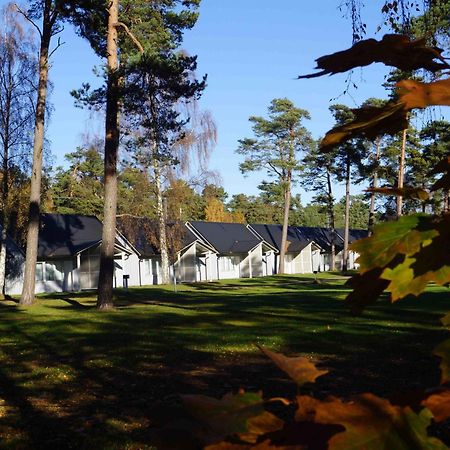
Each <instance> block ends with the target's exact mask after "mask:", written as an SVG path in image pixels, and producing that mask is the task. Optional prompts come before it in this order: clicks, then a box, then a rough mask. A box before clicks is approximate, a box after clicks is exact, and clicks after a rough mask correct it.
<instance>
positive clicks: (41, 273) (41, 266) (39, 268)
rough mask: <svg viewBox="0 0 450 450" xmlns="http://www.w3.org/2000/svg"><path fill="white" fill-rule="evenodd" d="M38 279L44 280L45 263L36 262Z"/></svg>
mask: <svg viewBox="0 0 450 450" xmlns="http://www.w3.org/2000/svg"><path fill="white" fill-rule="evenodd" d="M36 281H44V263H37V264H36Z"/></svg>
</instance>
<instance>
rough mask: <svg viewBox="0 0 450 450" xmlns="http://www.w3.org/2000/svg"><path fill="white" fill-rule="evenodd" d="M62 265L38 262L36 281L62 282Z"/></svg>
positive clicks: (59, 263)
mask: <svg viewBox="0 0 450 450" xmlns="http://www.w3.org/2000/svg"><path fill="white" fill-rule="evenodd" d="M63 276H64V264H63V263H62V262H48V261H44V262H38V263H37V264H36V281H62V279H63Z"/></svg>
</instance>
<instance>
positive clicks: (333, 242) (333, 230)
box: [327, 166, 336, 271]
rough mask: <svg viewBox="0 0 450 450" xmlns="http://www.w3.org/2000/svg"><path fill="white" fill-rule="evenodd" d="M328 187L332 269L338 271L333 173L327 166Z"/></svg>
mask: <svg viewBox="0 0 450 450" xmlns="http://www.w3.org/2000/svg"><path fill="white" fill-rule="evenodd" d="M327 186H328V193H327V196H328V218H329V226H330V230H331V267H330V269H331V270H332V271H334V270H336V219H335V217H334V202H333V185H332V183H331V173H330V169H329V167H328V166H327Z"/></svg>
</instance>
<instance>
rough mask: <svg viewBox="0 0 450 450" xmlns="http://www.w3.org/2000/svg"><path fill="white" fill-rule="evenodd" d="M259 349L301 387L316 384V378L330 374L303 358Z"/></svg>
mask: <svg viewBox="0 0 450 450" xmlns="http://www.w3.org/2000/svg"><path fill="white" fill-rule="evenodd" d="M257 347H258V348H259V349H260V350H261V351H262V352H263V353H264V354H265V355H266V356H268V357H269V358H270V359H271V360H272V361H273V362H274V363H275V364H276V365H277V366H278V367H279V368H280V369H281V370H282V371H283V372H285V373H287V374H288V375H289V377H290V378H291V379H292V380H294V381H295V382H296V383H297V384H298V385H299V386H302V385H304V384H306V383H314V382H315V381H316V378H318V377H320V376H322V375H325V374H326V373H328V370H320V369H317V368H316V366H315V364H313V363H312V362H311V361H309V360H308V358H305V357H303V356H297V357H294V358H290V357H287V356H285V355H283V354H281V353H276V352H272V351H271V350H268V349H266V348H264V347H261V346H259V345H258V346H257Z"/></svg>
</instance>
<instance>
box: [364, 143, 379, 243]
mask: <svg viewBox="0 0 450 450" xmlns="http://www.w3.org/2000/svg"><path fill="white" fill-rule="evenodd" d="M375 145H376V151H375V163H376V167H375V171H374V173H373V178H372V187H373V188H376V187H378V162H379V160H380V148H381V138H379V137H378V138H377V140H376V143H375ZM374 224H375V192H371V193H370V206H369V223H368V225H367V228H368V230H369V236H370V235H371V234H372V231H373V226H374Z"/></svg>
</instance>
